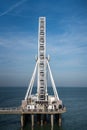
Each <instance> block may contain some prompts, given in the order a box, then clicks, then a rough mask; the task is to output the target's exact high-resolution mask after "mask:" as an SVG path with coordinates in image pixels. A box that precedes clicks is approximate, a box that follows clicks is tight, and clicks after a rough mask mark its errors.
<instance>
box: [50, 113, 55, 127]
mask: <svg viewBox="0 0 87 130" xmlns="http://www.w3.org/2000/svg"><path fill="white" fill-rule="evenodd" d="M53 118H54V116H53V114H52V115H51V127H52V128H53V123H54V119H53Z"/></svg>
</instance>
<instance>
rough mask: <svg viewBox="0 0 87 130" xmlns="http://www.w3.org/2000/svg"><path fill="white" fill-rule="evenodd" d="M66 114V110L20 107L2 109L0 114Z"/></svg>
mask: <svg viewBox="0 0 87 130" xmlns="http://www.w3.org/2000/svg"><path fill="white" fill-rule="evenodd" d="M65 112H66V108H65V107H64V108H63V109H58V110H40V109H34V110H27V109H22V108H20V107H14V108H13V107H12V108H0V114H62V113H65Z"/></svg>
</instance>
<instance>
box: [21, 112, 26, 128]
mask: <svg viewBox="0 0 87 130" xmlns="http://www.w3.org/2000/svg"><path fill="white" fill-rule="evenodd" d="M24 123H25V119H24V114H22V115H21V127H24Z"/></svg>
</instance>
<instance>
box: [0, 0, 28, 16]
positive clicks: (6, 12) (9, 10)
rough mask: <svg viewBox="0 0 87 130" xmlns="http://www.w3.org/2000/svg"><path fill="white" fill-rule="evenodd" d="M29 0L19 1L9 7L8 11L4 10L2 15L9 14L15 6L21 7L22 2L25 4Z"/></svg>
mask: <svg viewBox="0 0 87 130" xmlns="http://www.w3.org/2000/svg"><path fill="white" fill-rule="evenodd" d="M26 1H27V0H21V1H19V2H17V3H16V4H14V5H12V6H11V7H10V8H9V9H7V10H6V11H4V12H2V13H1V14H0V17H1V16H3V15H6V14H8V13H9V12H11V11H12V10H14V9H15V8H17V7H19V6H20V5H21V4H23V3H24V2H26Z"/></svg>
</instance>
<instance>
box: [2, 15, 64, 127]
mask: <svg viewBox="0 0 87 130" xmlns="http://www.w3.org/2000/svg"><path fill="white" fill-rule="evenodd" d="M49 61H50V58H49V56H46V18H45V17H40V18H39V30H38V56H37V58H36V65H35V69H34V72H33V74H32V77H31V80H30V83H29V86H28V89H27V92H26V95H25V98H24V99H23V100H22V103H21V105H20V107H14V108H0V114H19V115H21V126H22V127H24V126H25V124H26V122H27V118H30V120H31V125H32V127H33V126H34V123H35V117H36V118H37V122H38V123H39V124H41V126H43V124H44V122H46V120H47V115H49V116H50V123H51V127H52V128H53V124H54V117H56V120H58V121H57V122H58V125H59V126H61V124H62V118H61V114H63V113H65V112H66V107H64V105H63V103H62V100H60V98H59V95H58V92H57V89H56V85H55V82H54V79H53V75H52V72H51V67H50V64H49ZM48 73H49V75H50V81H51V84H52V88H53V93H54V95H50V94H49V93H48V91H47V88H48V85H47V74H48ZM36 75H37V76H36ZM35 77H37V92H36V93H35V94H33V93H32V89H33V86H34V81H35Z"/></svg>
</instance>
